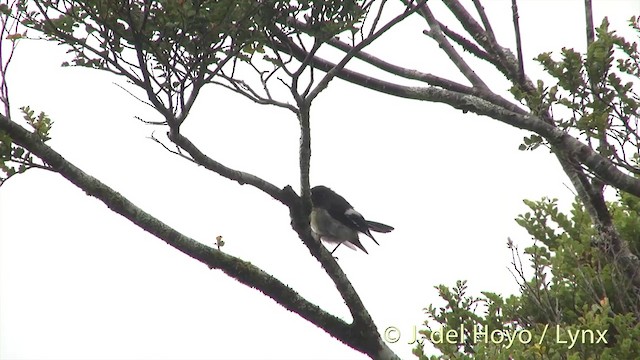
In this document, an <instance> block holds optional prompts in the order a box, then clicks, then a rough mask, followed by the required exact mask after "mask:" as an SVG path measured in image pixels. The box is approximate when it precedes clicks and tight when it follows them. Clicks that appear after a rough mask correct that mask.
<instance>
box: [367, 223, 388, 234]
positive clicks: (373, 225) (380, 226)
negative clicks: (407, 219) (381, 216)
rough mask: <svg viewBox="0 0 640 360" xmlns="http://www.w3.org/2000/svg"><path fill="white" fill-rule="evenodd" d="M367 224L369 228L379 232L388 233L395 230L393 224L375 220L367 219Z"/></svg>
mask: <svg viewBox="0 0 640 360" xmlns="http://www.w3.org/2000/svg"><path fill="white" fill-rule="evenodd" d="M367 225H368V226H369V230H371V231H375V232H379V233H388V232H391V230H393V227H392V226H389V225H385V224H381V223H379V222H375V221H369V220H367Z"/></svg>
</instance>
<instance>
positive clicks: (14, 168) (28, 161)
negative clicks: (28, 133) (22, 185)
mask: <svg viewBox="0 0 640 360" xmlns="http://www.w3.org/2000/svg"><path fill="white" fill-rule="evenodd" d="M20 110H21V111H22V114H23V115H24V119H25V120H26V122H27V124H28V125H29V127H31V128H32V129H33V132H32V134H33V135H35V136H36V137H37V138H38V139H39V140H40V141H42V142H46V141H48V140H49V139H51V138H50V137H49V132H50V130H51V126H52V125H53V121H51V118H49V116H48V115H46V114H45V113H44V112H40V114H38V115H37V116H36V114H35V111H33V110H32V109H30V108H29V107H28V106H25V107H22V108H20ZM31 168H46V166H45V165H43V164H41V163H40V162H38V160H37V158H34V156H33V155H32V154H31V152H30V151H29V150H27V149H26V148H24V147H23V146H20V145H18V144H16V143H15V142H13V140H12V139H11V137H10V136H9V135H8V134H7V133H5V132H3V131H0V185H2V184H4V182H5V181H7V180H8V179H9V178H10V177H12V176H14V175H16V174H21V173H24V172H25V171H27V170H29V169H31Z"/></svg>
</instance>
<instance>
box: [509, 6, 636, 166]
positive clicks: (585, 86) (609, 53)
mask: <svg viewBox="0 0 640 360" xmlns="http://www.w3.org/2000/svg"><path fill="white" fill-rule="evenodd" d="M629 23H630V25H631V27H632V28H633V29H634V30H635V31H636V32H638V33H640V22H639V21H638V18H636V17H632V18H631V19H630V20H629ZM560 55H561V58H560V60H554V59H553V58H552V54H551V53H543V54H540V55H539V56H538V57H537V58H536V60H537V61H538V62H539V63H540V64H542V66H543V67H544V69H545V71H546V72H547V73H548V74H549V75H551V76H552V77H553V78H554V79H555V80H556V84H555V85H553V86H550V87H548V86H545V85H544V84H543V83H542V82H541V81H540V82H538V94H537V95H535V96H525V95H524V93H522V92H520V91H519V90H518V89H517V88H514V89H512V92H513V93H514V95H516V97H517V98H518V99H519V100H523V99H526V100H527V102H528V103H529V104H533V105H534V106H533V108H537V109H538V110H539V111H550V112H554V111H555V114H554V116H553V117H554V118H557V119H559V120H557V121H556V125H557V126H559V127H560V128H562V129H564V130H565V131H570V132H577V135H579V136H581V137H583V138H585V139H586V141H587V143H588V144H589V146H590V147H592V148H593V149H595V150H596V151H598V152H599V153H600V154H602V155H603V156H605V157H607V158H610V159H612V161H614V163H616V164H617V165H620V166H622V167H624V168H626V169H627V170H629V171H631V172H633V173H635V174H640V166H639V162H638V161H639V160H640V127H639V121H640V120H639V119H640V115H639V112H638V110H639V108H640V96H639V95H638V93H637V92H636V91H635V90H634V89H633V84H634V83H636V84H637V83H638V80H640V52H639V51H638V44H637V42H633V43H631V42H628V41H626V40H625V39H624V38H623V37H621V36H619V35H617V34H616V32H615V31H612V30H609V22H608V20H607V18H605V19H604V20H603V21H602V24H601V25H600V26H599V27H598V28H597V29H596V39H595V41H594V42H593V43H591V44H590V45H589V46H588V49H587V52H586V54H580V53H579V52H577V51H575V50H573V49H569V48H563V49H562V51H561V53H560ZM536 104H537V106H535V105H536ZM542 143H543V139H542V138H540V137H538V136H532V137H530V138H525V141H524V144H522V145H521V146H520V150H532V149H535V148H536V147H537V146H538V145H540V144H542Z"/></svg>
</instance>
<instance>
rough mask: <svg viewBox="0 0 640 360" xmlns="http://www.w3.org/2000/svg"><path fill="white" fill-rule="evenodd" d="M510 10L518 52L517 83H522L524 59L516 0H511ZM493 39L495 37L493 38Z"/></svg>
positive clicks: (523, 78) (523, 79)
mask: <svg viewBox="0 0 640 360" xmlns="http://www.w3.org/2000/svg"><path fill="white" fill-rule="evenodd" d="M511 11H512V14H513V28H514V31H515V33H516V49H517V50H516V51H517V52H518V84H524V82H525V77H524V61H523V59H522V40H521V38H520V20H519V18H520V16H519V15H518V3H517V0H511ZM494 41H495V38H494Z"/></svg>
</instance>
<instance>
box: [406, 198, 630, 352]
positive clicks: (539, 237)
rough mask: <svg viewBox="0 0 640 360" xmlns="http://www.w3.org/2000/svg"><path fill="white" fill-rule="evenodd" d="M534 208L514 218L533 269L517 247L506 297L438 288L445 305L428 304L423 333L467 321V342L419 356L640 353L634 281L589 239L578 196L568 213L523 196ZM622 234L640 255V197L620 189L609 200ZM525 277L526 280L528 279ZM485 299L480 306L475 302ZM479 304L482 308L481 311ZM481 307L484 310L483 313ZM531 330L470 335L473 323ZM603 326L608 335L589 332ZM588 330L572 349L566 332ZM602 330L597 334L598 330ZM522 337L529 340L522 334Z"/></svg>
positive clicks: (505, 329)
mask: <svg viewBox="0 0 640 360" xmlns="http://www.w3.org/2000/svg"><path fill="white" fill-rule="evenodd" d="M525 204H526V205H527V206H528V207H529V209H530V211H528V212H526V213H524V214H522V215H520V216H519V217H518V218H517V219H516V221H517V222H518V224H520V225H521V226H522V227H524V228H525V229H526V230H527V231H528V232H529V234H530V235H531V236H532V237H533V239H534V241H535V243H534V245H533V246H530V247H528V248H526V249H525V250H524V253H525V254H526V256H527V257H528V263H529V265H530V267H531V270H532V271H533V276H532V277H530V278H529V279H527V278H526V275H525V269H523V266H522V263H521V261H520V257H519V254H518V253H517V248H516V247H515V246H514V245H513V243H512V242H510V243H509V246H510V248H511V249H512V251H513V254H514V257H513V262H512V265H513V268H514V276H515V277H516V279H517V280H518V282H519V284H520V288H521V293H520V294H518V295H514V296H510V297H506V298H505V297H503V296H500V295H497V294H494V293H489V292H483V293H482V296H480V297H473V296H468V295H466V294H465V293H464V290H465V289H466V286H465V283H464V282H458V283H457V284H456V286H455V287H453V288H451V289H449V288H448V287H446V286H444V285H440V286H438V287H437V289H438V292H439V294H440V296H441V297H442V299H443V300H444V301H445V303H446V305H445V306H443V307H440V308H435V307H434V306H433V305H430V306H429V307H428V308H427V309H425V311H426V313H427V316H428V320H427V321H426V322H425V326H426V329H425V330H423V331H421V333H422V334H423V335H424V338H423V339H424V340H426V341H429V339H430V337H429V335H430V334H431V332H432V330H431V329H432V328H433V326H434V323H435V325H437V326H444V328H445V329H446V328H455V327H456V326H459V325H460V324H461V323H462V324H463V326H464V329H465V333H467V337H465V341H464V342H463V343H458V344H439V343H434V344H433V345H434V346H435V347H436V348H437V349H438V350H439V351H440V352H441V353H442V355H441V356H435V355H434V356H431V357H427V356H426V355H424V349H425V343H424V342H423V343H420V344H419V345H418V346H417V347H416V348H415V349H414V353H415V354H416V356H418V357H419V358H421V359H472V358H473V359H635V358H638V357H640V344H639V343H638V342H637V341H635V340H633V339H636V340H637V339H638V338H640V322H639V321H638V320H639V319H640V313H639V312H638V309H640V307H639V304H638V299H637V297H636V296H635V295H634V294H633V292H632V287H631V286H629V284H628V283H626V281H625V280H624V279H625V277H624V276H622V275H621V274H620V273H619V272H618V270H617V269H615V268H613V267H612V266H613V265H612V263H611V262H609V261H607V260H606V257H605V255H604V254H602V253H601V252H600V251H599V250H598V248H597V247H594V246H592V244H591V241H592V235H593V234H594V229H593V226H592V224H591V222H590V220H589V216H588V215H587V214H586V213H585V210H584V208H583V207H582V206H581V205H580V204H579V203H577V202H576V203H574V204H573V207H572V209H571V211H570V212H569V213H568V214H565V213H562V212H560V211H559V210H558V206H557V200H555V199H542V200H540V201H529V200H527V201H525ZM609 207H610V210H611V212H612V214H613V215H614V222H615V224H616V226H617V227H618V229H620V234H621V236H622V237H624V238H625V240H627V241H628V243H629V244H630V246H631V247H632V248H633V251H634V253H635V254H636V255H638V254H640V252H638V249H640V199H638V198H637V197H633V196H631V195H628V194H624V193H621V194H619V196H618V200H617V201H615V202H612V203H609ZM525 279H527V280H525ZM479 304H481V305H482V306H481V307H479V306H478V305H479ZM479 310H482V311H479ZM479 313H481V314H479ZM474 328H475V329H477V330H476V331H480V330H482V329H484V328H488V329H489V330H490V331H493V330H497V331H503V332H505V333H508V334H512V335H515V334H519V333H523V332H527V333H528V334H530V335H531V338H530V339H529V338H527V337H526V336H524V337H521V338H516V340H515V341H514V342H513V344H512V345H511V346H509V343H508V342H507V341H503V342H498V341H486V340H485V339H484V338H482V337H481V338H473V337H472V336H469V335H468V334H471V333H472V331H473V329H474ZM596 330H597V331H600V332H601V333H605V331H606V334H605V336H604V340H601V341H600V342H597V341H596V340H598V336H594V337H593V338H591V337H590V336H589V334H591V333H592V332H593V333H595V332H596ZM576 333H579V334H586V336H585V338H584V339H583V338H582V337H581V338H580V339H579V340H578V341H576V343H575V345H574V346H573V347H571V348H569V347H570V342H567V341H569V334H576ZM596 334H597V333H596ZM522 340H524V341H522Z"/></svg>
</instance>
